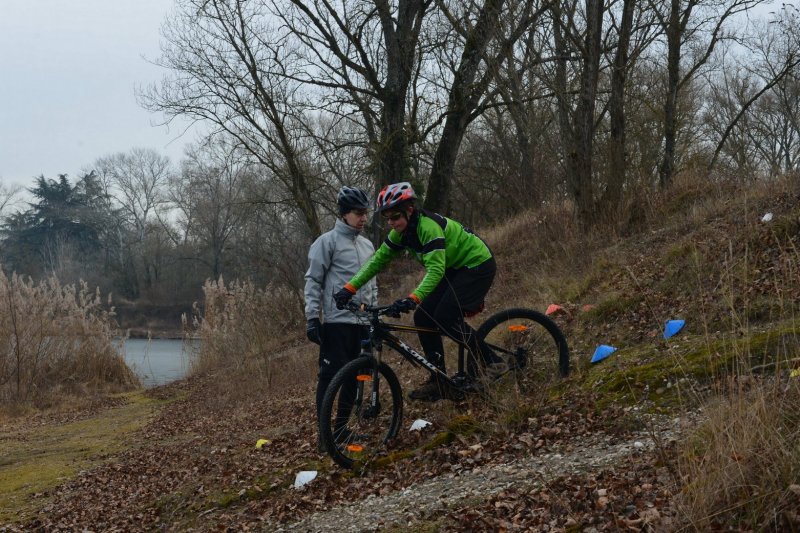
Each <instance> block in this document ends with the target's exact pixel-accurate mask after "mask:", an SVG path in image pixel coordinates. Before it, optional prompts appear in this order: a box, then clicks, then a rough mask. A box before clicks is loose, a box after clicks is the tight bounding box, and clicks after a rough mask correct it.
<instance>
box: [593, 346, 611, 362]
mask: <svg viewBox="0 0 800 533" xmlns="http://www.w3.org/2000/svg"><path fill="white" fill-rule="evenodd" d="M616 351H617V349H616V348H614V347H613V346H608V345H607V344H601V345H600V346H598V347H597V349H595V351H594V355H593V356H592V363H596V362H598V361H602V360H603V359H605V358H606V357H608V356H609V355H611V354H612V353H614V352H616Z"/></svg>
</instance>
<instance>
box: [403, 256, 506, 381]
mask: <svg viewBox="0 0 800 533" xmlns="http://www.w3.org/2000/svg"><path fill="white" fill-rule="evenodd" d="M496 272H497V264H496V263H495V260H494V258H492V259H489V260H488V261H485V262H484V263H481V264H480V265H478V266H476V267H474V268H459V269H449V270H446V271H445V274H444V277H443V278H442V281H440V282H439V285H437V286H436V288H435V289H434V290H433V292H432V293H431V294H429V295H428V297H427V298H425V300H423V301H422V303H421V304H420V305H419V307H417V310H416V312H414V324H416V325H417V326H420V327H429V328H431V327H437V326H438V327H440V328H441V329H442V330H443V331H444V332H445V333H447V335H449V336H450V337H452V338H453V339H455V340H456V341H458V342H462V343H464V344H466V345H467V347H469V349H470V351H472V353H473V354H477V355H478V356H479V357H480V358H481V359H482V360H483V362H484V363H486V362H491V360H492V359H493V358H494V357H495V356H494V352H493V351H492V350H491V348H489V347H488V346H487V345H486V343H484V342H480V341H478V338H477V336H476V335H475V330H474V329H472V327H470V325H469V324H467V323H466V322H465V321H464V313H465V312H470V311H478V310H479V309H480V305H481V304H482V303H483V301H484V299H485V298H486V294H487V293H488V292H489V289H490V288H491V286H492V282H493V281H494V276H495V273H496ZM419 341H420V344H422V349H423V351H424V352H425V357H426V358H427V359H428V360H429V361H431V362H432V363H434V364H435V365H436V366H438V367H439V368H441V369H442V370H444V369H445V367H444V358H443V357H442V356H441V355H443V354H444V345H443V343H442V337H441V336H440V335H434V334H431V333H420V334H419ZM440 354H441V355H440Z"/></svg>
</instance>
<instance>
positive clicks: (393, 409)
mask: <svg viewBox="0 0 800 533" xmlns="http://www.w3.org/2000/svg"><path fill="white" fill-rule="evenodd" d="M402 418H403V392H402V389H401V388H400V382H399V381H398V379H397V376H396V375H395V373H394V372H393V371H392V369H391V368H389V367H388V366H387V365H386V364H384V363H380V364H379V363H378V361H377V360H376V359H375V358H374V357H359V358H358V359H356V360H354V361H351V362H349V363H348V364H346V365H345V366H344V367H342V369H341V370H339V372H337V373H336V375H335V376H334V378H333V380H332V381H331V383H330V385H328V390H327V391H326V392H325V397H324V398H323V400H322V407H321V412H320V417H319V425H320V427H319V431H320V437H321V439H322V442H323V444H324V445H325V451H326V452H327V453H328V455H330V456H331V458H332V459H333V460H334V462H336V464H338V465H339V466H342V467H344V468H348V469H350V468H353V467H354V465H356V464H361V465H362V466H366V465H367V464H368V463H369V462H370V461H372V460H374V459H375V458H376V457H377V456H378V455H380V453H382V452H383V451H384V450H385V449H386V446H385V445H386V443H387V442H388V441H389V440H390V439H392V438H394V437H395V436H396V435H397V431H398V430H399V428H400V424H401V422H402Z"/></svg>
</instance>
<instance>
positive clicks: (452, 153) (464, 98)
mask: <svg viewBox="0 0 800 533" xmlns="http://www.w3.org/2000/svg"><path fill="white" fill-rule="evenodd" d="M504 2H505V0H486V3H485V4H484V5H483V9H481V13H480V16H479V18H478V20H477V22H476V23H475V26H474V27H473V28H472V29H471V30H470V32H469V33H468V34H467V37H466V42H465V43H464V50H463V52H462V53H461V61H460V63H459V65H458V69H457V70H456V73H455V76H454V78H453V85H452V86H451V88H450V95H449V97H448V103H447V119H446V120H445V124H444V128H443V131H442V137H441V138H440V139H439V144H438V146H437V148H436V153H435V154H434V157H433V166H432V168H431V174H430V177H429V180H428V190H427V192H426V195H425V209H429V210H431V211H438V212H442V213H445V214H446V213H448V212H449V210H450V209H449V205H448V201H449V196H450V184H451V182H452V180H453V170H454V168H455V163H456V158H457V157H458V151H459V148H460V147H461V141H462V140H463V139H464V133H465V131H466V129H467V125H468V124H469V123H470V120H471V114H472V112H473V111H474V110H475V108H476V107H477V105H478V102H479V101H480V97H481V95H482V94H483V89H484V88H485V87H484V86H485V82H486V81H487V78H484V80H483V83H479V84H477V85H478V86H477V87H476V83H475V79H476V77H477V74H478V67H479V66H480V64H481V60H482V59H483V58H484V57H485V54H486V50H487V47H488V43H489V41H490V40H491V39H492V36H493V35H494V34H496V32H497V28H498V24H499V21H500V13H501V11H502V9H503V4H504Z"/></svg>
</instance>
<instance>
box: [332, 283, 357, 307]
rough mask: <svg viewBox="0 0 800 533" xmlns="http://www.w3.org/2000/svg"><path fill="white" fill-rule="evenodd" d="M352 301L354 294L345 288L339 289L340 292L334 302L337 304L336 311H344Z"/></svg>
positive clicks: (334, 297)
mask: <svg viewBox="0 0 800 533" xmlns="http://www.w3.org/2000/svg"><path fill="white" fill-rule="evenodd" d="M352 299H353V293H352V292H350V291H349V290H347V289H346V288H344V287H343V288H341V289H339V292H337V293H336V294H334V295H333V301H334V302H336V309H344V308H345V307H347V304H348V303H350V300H352Z"/></svg>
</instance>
